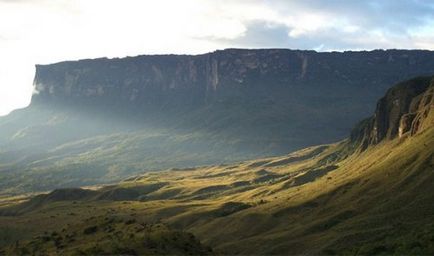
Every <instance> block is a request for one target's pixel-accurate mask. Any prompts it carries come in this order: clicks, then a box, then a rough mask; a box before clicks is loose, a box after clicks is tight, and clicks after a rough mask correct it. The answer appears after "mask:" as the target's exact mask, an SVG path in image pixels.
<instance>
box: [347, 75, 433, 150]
mask: <svg viewBox="0 0 434 256" xmlns="http://www.w3.org/2000/svg"><path fill="white" fill-rule="evenodd" d="M433 95H434V77H419V78H415V79H412V80H409V81H406V82H403V83H400V84H398V85H396V86H395V87H393V88H391V89H390V90H389V91H388V92H387V94H386V95H385V96H384V97H383V98H381V99H380V100H379V102H378V104H377V108H376V110H375V114H374V116H373V117H371V118H369V119H366V120H364V121H362V122H361V123H360V124H359V126H358V127H356V128H355V129H354V130H353V132H352V134H351V140H352V141H353V142H358V143H360V144H361V145H362V148H363V149H364V148H366V147H367V146H368V145H375V144H378V143H379V142H381V141H382V140H385V139H394V138H396V137H403V136H406V135H407V134H408V135H415V134H417V133H419V132H422V131H423V130H424V129H426V128H427V127H430V126H432V125H433V124H434V96H433Z"/></svg>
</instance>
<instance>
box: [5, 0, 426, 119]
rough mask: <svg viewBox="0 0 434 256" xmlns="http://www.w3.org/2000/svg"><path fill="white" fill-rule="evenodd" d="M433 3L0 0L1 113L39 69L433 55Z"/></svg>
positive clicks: (21, 99)
mask: <svg viewBox="0 0 434 256" xmlns="http://www.w3.org/2000/svg"><path fill="white" fill-rule="evenodd" d="M433 3H434V1H430V0H364V1H360V0H354V1H353V0H327V1H324V0H269V1H266V0H232V1H229V0H0V115H4V114H7V113H9V112H10V111H11V110H13V109H16V108H20V107H24V106H26V105H28V104H29V102H30V98H31V94H32V81H33V76H34V65H35V64H46V63H53V62H58V61H63V60H74V59H81V58H95V57H103V56H107V57H123V56H134V55H139V54H158V53H186V54H196V53H204V52H209V51H214V50H216V49H223V48H229V47H244V48H270V47H275V48H297V49H315V50H320V51H329V50H350V49H352V50H360V49H378V48H418V49H431V50H434V4H433Z"/></svg>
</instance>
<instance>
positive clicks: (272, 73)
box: [0, 49, 434, 193]
mask: <svg viewBox="0 0 434 256" xmlns="http://www.w3.org/2000/svg"><path fill="white" fill-rule="evenodd" d="M433 73H434V52H431V51H421V50H387V51H384V50H377V51H362V52H315V51H299V50H287V49H260V50H243V49H227V50H222V51H216V52H212V53H207V54H203V55H194V56H191V55H152V56H150V55H146V56H137V57H127V58H121V59H106V58H103V59H93V60H80V61H67V62H61V63H57V64H51V65H38V66H37V68H36V74H35V79H34V85H35V90H36V92H37V93H35V95H34V96H33V99H32V103H31V105H30V106H29V107H28V108H26V109H22V110H19V111H15V112H13V113H11V114H10V115H9V116H7V117H3V118H1V119H0V131H1V133H0V146H1V148H2V150H1V151H0V160H1V161H2V162H1V163H2V164H1V165H0V176H1V177H0V178H1V179H0V191H3V192H5V193H6V192H7V193H13V192H14V191H22V190H26V191H34V190H38V191H40V190H47V189H53V188H61V187H65V186H81V185H91V184H96V183H102V182H104V183H105V182H113V181H117V180H119V179H122V178H124V177H127V176H129V175H130V174H135V173H138V172H143V171H149V170H160V169H169V168H183V167H191V166H199V165H209V164H220V163H229V162H235V161H240V160H245V159H252V158H258V157H265V156H273V155H280V154H285V153H288V152H291V151H294V150H296V149H300V148H303V147H306V146H310V145H317V144H323V143H331V142H334V141H337V140H340V139H343V138H345V137H347V136H348V134H349V133H350V131H351V128H352V127H353V125H354V124H355V123H356V122H358V121H359V120H361V119H363V118H366V117H367V116H369V115H370V114H371V113H372V112H373V111H374V108H375V102H376V100H377V99H378V98H380V97H381V96H382V95H383V94H384V93H385V92H386V91H387V89H388V88H389V87H390V86H391V85H393V84H394V83H396V82H399V81H401V80H405V79H408V78H411V77H414V76H420V75H431V74H433ZM394 125H395V124H394ZM48 173H49V174H50V179H42V181H40V178H41V177H43V176H44V175H46V174H48ZM36 180H38V181H40V182H35V181H36Z"/></svg>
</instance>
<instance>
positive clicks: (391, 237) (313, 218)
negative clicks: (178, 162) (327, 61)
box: [0, 77, 434, 255]
mask: <svg viewBox="0 0 434 256" xmlns="http://www.w3.org/2000/svg"><path fill="white" fill-rule="evenodd" d="M433 138H434V80H433V79H432V77H424V78H417V79H413V80H409V81H406V82H403V83H400V84H398V85H397V86H395V87H393V88H392V89H390V90H389V91H388V93H387V94H386V96H385V97H384V98H382V99H381V100H380V101H379V104H377V109H376V111H375V115H374V116H373V117H372V118H369V119H367V120H365V121H363V122H361V123H360V124H358V125H357V126H356V127H355V128H354V130H353V132H352V133H351V136H350V138H349V139H347V140H344V141H341V142H338V143H335V144H329V145H321V146H316V147H310V148H306V149H303V150H300V151H297V152H295V153H292V154H289V155H285V156H281V157H273V158H264V159H259V160H252V161H246V162H240V163H236V164H229V165H218V166H206V167H198V168H186V169H171V170H168V171H163V172H154V173H146V174H143V175H139V176H133V177H131V178H129V179H127V180H125V181H123V182H121V183H119V184H116V185H111V186H104V187H100V188H83V189H62V190H55V191H53V192H51V193H48V194H41V195H38V196H36V197H30V198H27V199H26V198H22V197H21V198H9V199H8V200H7V201H6V199H5V201H4V203H3V205H4V206H3V207H2V208H1V210H0V213H1V215H3V216H2V217H0V231H1V232H0V234H1V236H2V237H1V239H0V241H2V243H3V248H4V249H3V251H4V252H5V253H14V252H17V251H16V250H30V249H31V248H34V247H31V246H33V245H34V244H38V245H40V244H42V245H41V246H42V247H41V248H44V250H48V251H50V250H51V251H50V252H53V253H58V254H63V253H66V252H69V251H70V250H72V249H73V248H75V249H79V250H83V248H87V247H86V246H88V244H89V243H92V246H93V245H94V244H93V242H94V241H99V242H98V243H102V244H103V243H106V242H107V241H108V240H107V239H108V238H107V237H109V236H110V234H109V233H110V232H108V231H105V229H107V227H108V225H107V224H104V223H105V222H104V221H105V220H107V219H110V218H116V219H122V220H123V221H124V222H122V223H121V224H113V225H112V224H110V225H111V226H112V227H113V226H115V229H116V230H117V228H119V229H121V230H125V232H130V231H127V230H130V229H129V228H124V226H123V225H127V224H126V223H125V221H130V222H131V223H136V224H134V225H133V226H132V227H136V226H137V223H145V224H146V223H148V224H149V225H156V224H155V223H163V224H164V226H165V227H169V229H173V230H182V231H185V232H190V233H192V234H194V235H195V236H196V237H197V238H198V239H199V240H200V241H201V243H203V244H204V245H206V246H209V247H211V248H213V253H215V254H230V255H232V254H249V255H250V254H257V255H264V254H285V255H287V254H345V255H347V254H352V255H377V254H384V255H391V254H398V255H408V254H411V255H431V254H433V253H434V237H433V233H434V207H433V204H432V202H433V201H434V186H433V184H434V139H433ZM90 219H92V221H90V222H89V220H90ZM89 223H95V224H92V225H94V226H96V227H97V228H96V230H97V231H95V232H96V235H95V236H88V235H86V234H85V233H86V232H77V238H76V239H77V240H76V241H77V242H62V243H60V245H61V247H60V248H57V249H56V250H57V251H54V248H55V243H56V242H53V243H48V242H47V244H44V243H42V242H41V239H42V240H44V239H46V238H43V237H44V232H47V234H52V232H56V233H57V234H71V232H74V231H76V230H77V229H79V230H87V228H88V226H89ZM118 225H119V226H118ZM162 227H163V226H162ZM63 229H64V231H62V230H63ZM62 232H64V233H62ZM152 232H153V231H152V230H151V234H147V233H145V234H140V236H141V237H142V238H141V239H147V238H146V237H148V236H151V237H152ZM174 232H178V231H174ZM169 233H170V232H169ZM128 234H129V233H128ZM134 236H136V235H134ZM56 237H57V236H54V238H53V236H51V238H50V239H56ZM63 237H65V236H63V235H62V239H63ZM88 237H89V238H88ZM100 237H101V238H100ZM102 237H105V238H102ZM143 237H144V238H143ZM168 237H169V238H168V240H165V241H166V242H165V244H166V246H167V248H171V249H170V250H169V251H160V252H162V253H163V254H166V253H174V254H178V253H179V252H181V251H179V250H180V247H179V243H176V242H175V243H174V244H172V242H173V237H174V235H172V233H170V234H168ZM175 237H176V236H175ZM181 237H184V235H181ZM98 239H100V240H98ZM17 241H19V242H17ZM50 241H51V240H50ZM62 241H64V240H62ZM120 241H124V240H120ZM128 241H130V240H128ZM133 241H135V240H133ZM188 241H190V242H188V244H190V245H189V246H190V247H189V248H194V250H193V251H189V252H192V253H193V254H201V253H202V252H209V251H208V250H206V249H202V247H201V246H199V244H198V243H197V242H194V241H195V240H188ZM120 243H121V245H123V246H126V245H128V246H126V247H128V248H129V249H134V250H136V249H137V252H148V251H141V250H145V249H143V248H141V247H136V245H135V244H130V243H129V242H127V241H125V244H124V242H120ZM78 244H80V246H79V245H78ZM81 245H83V246H81ZM130 246H131V247H130ZM16 248H18V249H16ZM173 248H174V249H173ZM124 249H127V248H124ZM172 249H173V250H172ZM14 250H15V251H14ZM146 250H148V249H146ZM91 252H95V251H91ZM115 252H117V251H112V253H115ZM125 252H126V253H127V254H128V251H125Z"/></svg>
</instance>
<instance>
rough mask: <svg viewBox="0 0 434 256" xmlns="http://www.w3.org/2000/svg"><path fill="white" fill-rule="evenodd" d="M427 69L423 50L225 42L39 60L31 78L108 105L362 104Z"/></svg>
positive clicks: (433, 56)
mask: <svg viewBox="0 0 434 256" xmlns="http://www.w3.org/2000/svg"><path fill="white" fill-rule="evenodd" d="M431 73H434V52H429V51H405V50H389V51H370V52H344V53H339V52H331V53H317V52H314V51H297V50H285V49H263V50H241V49H228V50H223V51H216V52H213V53H209V54H204V55H195V56H189V55H155V56H138V57H128V58H122V59H105V58H103V59H94V60H81V61H70V62H62V63H57V64H52V65H37V67H36V76H35V80H34V85H35V88H36V90H37V91H38V92H39V94H38V95H37V96H35V98H43V99H44V100H47V99H61V100H62V101H64V100H65V99H67V100H69V101H76V100H85V99H91V100H92V102H94V103H95V100H97V101H101V103H102V102H108V103H110V104H113V103H115V102H122V103H123V104H125V103H128V104H132V105H143V104H145V103H146V104H167V103H170V102H183V104H189V103H194V104H197V103H207V102H208V103H209V102H213V101H215V100H221V99H225V98H227V97H234V95H235V96H237V97H244V98H245V97H250V96H253V97H260V96H263V95H272V94H273V92H276V91H279V94H280V96H284V97H286V98H287V99H295V98H299V97H304V98H306V100H309V98H312V97H320V98H323V99H327V98H328V99H333V100H345V99H355V104H358V103H361V102H363V103H364V105H365V104H366V105H368V104H370V103H372V102H375V100H376V99H377V98H378V97H380V96H381V95H382V94H383V93H384V91H385V90H386V89H387V88H388V86H390V84H393V83H395V82H397V81H399V80H402V79H406V78H410V77H413V76H416V75H424V74H431ZM282 91H283V92H284V95H282V94H281V93H282ZM363 97H368V98H363ZM344 98H345V99H344ZM146 104H145V105H146Z"/></svg>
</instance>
